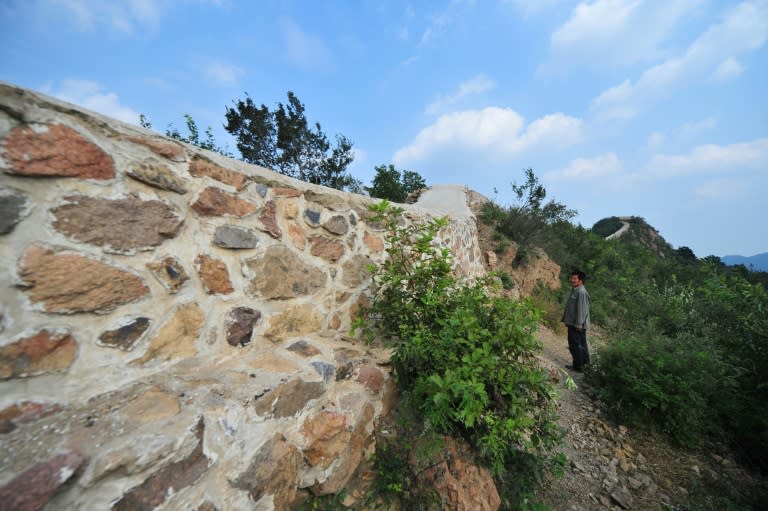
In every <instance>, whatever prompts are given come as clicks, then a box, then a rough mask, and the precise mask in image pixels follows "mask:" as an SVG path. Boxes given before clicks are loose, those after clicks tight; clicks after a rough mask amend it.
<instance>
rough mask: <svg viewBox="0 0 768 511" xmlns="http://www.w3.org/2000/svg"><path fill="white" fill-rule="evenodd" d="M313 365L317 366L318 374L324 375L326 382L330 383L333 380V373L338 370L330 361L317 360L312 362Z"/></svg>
mask: <svg viewBox="0 0 768 511" xmlns="http://www.w3.org/2000/svg"><path fill="white" fill-rule="evenodd" d="M312 367H314V368H315V371H317V374H319V375H320V376H322V377H323V381H324V382H325V383H329V382H331V381H332V380H333V374H334V373H335V372H336V367H335V366H334V365H333V364H329V363H328V362H323V361H320V360H315V361H314V362H312Z"/></svg>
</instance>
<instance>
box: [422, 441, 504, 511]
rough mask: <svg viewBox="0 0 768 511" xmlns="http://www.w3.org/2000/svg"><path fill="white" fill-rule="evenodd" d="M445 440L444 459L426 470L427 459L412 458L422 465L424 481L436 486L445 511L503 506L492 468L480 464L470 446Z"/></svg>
mask: <svg viewBox="0 0 768 511" xmlns="http://www.w3.org/2000/svg"><path fill="white" fill-rule="evenodd" d="M444 442H445V447H444V449H443V451H444V452H443V453H441V454H442V460H437V461H431V462H429V463H427V464H426V468H425V469H424V470H421V469H420V467H421V466H422V464H423V463H424V462H423V461H420V460H418V459H417V458H416V457H414V458H413V459H412V463H416V467H418V468H417V473H420V477H419V479H420V481H421V484H422V485H423V486H424V487H427V488H433V489H434V491H435V492H436V493H437V495H438V496H439V499H440V502H442V506H443V507H442V509H445V510H451V511H496V510H497V509H499V506H500V505H501V498H500V497H499V493H498V491H497V490H496V485H495V484H494V482H493V479H492V478H491V474H490V473H489V472H488V470H487V469H485V468H484V467H480V466H478V465H476V464H475V463H474V462H473V461H472V459H471V456H470V454H469V452H468V450H467V449H466V447H465V446H460V445H459V444H457V442H456V440H454V439H452V438H450V437H444ZM414 451H416V449H414Z"/></svg>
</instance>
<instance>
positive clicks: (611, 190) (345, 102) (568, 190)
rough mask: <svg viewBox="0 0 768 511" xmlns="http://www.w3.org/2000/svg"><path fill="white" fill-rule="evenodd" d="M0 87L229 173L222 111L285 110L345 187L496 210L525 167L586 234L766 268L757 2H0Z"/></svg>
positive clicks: (766, 73)
mask: <svg viewBox="0 0 768 511" xmlns="http://www.w3.org/2000/svg"><path fill="white" fill-rule="evenodd" d="M0 80H3V81H6V82H10V83H13V84H16V85H20V86H24V87H28V88H31V89H34V90H37V91H40V92H44V93H46V94H49V95H52V96H56V97H59V98H61V99H65V100H67V101H71V102H73V103H76V104H79V105H82V106H85V107H87V108H90V109H92V110H96V111H99V112H101V113H104V114H107V115H111V116H113V117H117V118H119V119H122V120H126V121H129V122H134V123H138V115H139V114H140V113H141V114H144V115H146V116H147V117H148V119H149V120H150V122H151V123H152V124H153V126H154V128H155V129H157V130H158V131H160V132H164V131H165V129H166V128H167V127H168V125H169V124H171V123H173V124H174V126H176V127H178V128H183V127H184V122H183V115H184V114H190V115H191V116H192V117H193V118H194V119H195V120H196V121H197V123H198V125H199V126H200V127H201V128H203V129H204V128H205V127H207V126H211V127H212V128H213V130H214V133H215V135H216V139H217V141H218V142H219V144H220V145H228V146H229V148H230V150H231V151H233V152H236V148H235V144H234V142H233V140H232V139H231V137H229V135H228V134H227V133H226V131H225V130H224V129H223V128H222V124H223V122H224V112H225V108H226V106H228V105H231V104H232V101H233V100H236V99H241V98H244V97H245V93H246V92H247V93H248V95H250V97H251V98H253V100H254V101H255V102H256V103H257V104H261V103H264V104H266V105H268V106H269V107H270V108H273V107H274V106H275V104H276V103H277V102H278V101H279V102H283V103H285V102H286V101H287V98H286V92H287V91H289V90H290V91H293V92H295V93H296V95H297V96H298V98H299V99H300V100H301V101H302V102H303V103H304V105H305V106H306V114H307V117H308V119H309V120H310V121H311V122H314V121H317V122H320V124H321V125H322V129H323V130H324V131H325V132H326V133H327V134H328V135H329V136H330V137H331V138H332V137H333V136H334V135H335V134H337V133H341V134H343V135H345V136H347V137H348V138H350V139H351V140H352V141H353V142H354V144H355V151H356V160H355V162H354V163H353V165H352V166H351V167H350V171H351V173H352V174H353V175H354V176H355V177H357V178H358V179H361V180H362V181H363V182H364V184H369V183H370V180H371V178H372V177H373V175H374V170H373V169H374V167H375V166H376V165H380V164H390V163H392V164H395V166H396V167H397V168H398V169H401V170H402V169H408V170H414V171H416V172H418V173H420V174H421V175H422V176H424V178H425V179H426V180H427V182H428V183H429V184H438V183H456V184H466V185H468V186H469V187H470V188H472V189H474V190H477V191H479V192H480V193H483V194H484V195H486V196H488V197H491V198H494V199H495V200H496V201H497V202H499V203H501V204H510V203H511V202H512V200H513V194H512V190H511V183H512V182H518V183H520V182H521V181H522V179H523V172H524V169H526V168H528V167H530V168H533V170H534V172H535V173H536V175H537V176H539V178H540V179H541V182H542V183H543V184H544V185H545V187H546V189H547V191H548V197H549V198H554V199H556V200H558V201H560V202H563V203H565V204H567V205H568V206H569V207H571V208H573V209H576V210H578V212H579V215H578V217H576V219H575V221H576V222H579V223H581V224H582V225H584V226H586V227H591V226H592V225H593V224H594V222H596V221H597V220H599V219H601V218H604V217H606V216H613V215H616V216H622V215H634V216H640V217H643V218H645V219H646V221H648V223H650V224H651V225H653V226H654V227H656V228H657V229H658V230H659V231H660V233H661V235H662V236H663V237H664V238H665V239H666V240H667V241H668V242H670V243H671V244H672V245H673V246H674V247H680V246H687V247H690V248H691V249H692V250H693V251H694V252H695V253H696V255H697V256H699V257H703V256H706V255H710V254H714V255H719V256H724V255H729V254H741V255H746V256H749V255H753V254H756V253H760V252H767V251H768V0H748V1H743V2H740V1H737V0H734V1H714V0H658V1H657V0H647V1H643V0H590V1H584V2H573V1H564V0H563V1H561V0H485V1H481V0H475V1H472V0H443V1H437V0H435V1H426V0H423V1H411V2H403V1H397V0H375V1H374V0H323V1H313V0H301V1H299V0H293V1H291V0H282V1H278V0H260V1H246V0H241V1H238V0H122V1H117V0H0ZM494 190H496V191H494Z"/></svg>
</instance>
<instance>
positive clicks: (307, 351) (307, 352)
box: [286, 340, 320, 357]
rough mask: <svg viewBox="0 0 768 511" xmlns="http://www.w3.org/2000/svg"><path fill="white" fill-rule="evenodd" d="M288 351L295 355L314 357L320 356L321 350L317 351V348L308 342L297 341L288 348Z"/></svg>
mask: <svg viewBox="0 0 768 511" xmlns="http://www.w3.org/2000/svg"><path fill="white" fill-rule="evenodd" d="M286 349H287V350H288V351H293V352H295V353H298V354H299V355H301V356H302V357H313V356H315V355H319V354H320V350H319V349H317V348H316V347H315V346H313V345H312V344H310V343H309V342H308V341H305V340H301V341H296V342H294V343H293V344H291V345H290V346H288V348H286Z"/></svg>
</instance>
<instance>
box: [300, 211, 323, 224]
mask: <svg viewBox="0 0 768 511" xmlns="http://www.w3.org/2000/svg"><path fill="white" fill-rule="evenodd" d="M304 220H305V221H306V222H307V223H308V224H309V225H311V226H313V227H317V226H319V225H320V212H319V211H312V210H311V209H308V210H306V211H304Z"/></svg>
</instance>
